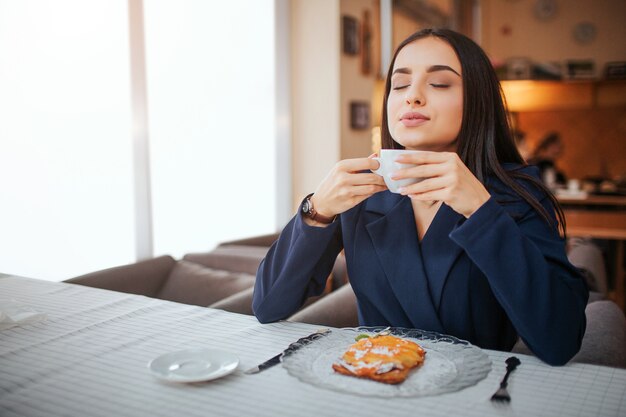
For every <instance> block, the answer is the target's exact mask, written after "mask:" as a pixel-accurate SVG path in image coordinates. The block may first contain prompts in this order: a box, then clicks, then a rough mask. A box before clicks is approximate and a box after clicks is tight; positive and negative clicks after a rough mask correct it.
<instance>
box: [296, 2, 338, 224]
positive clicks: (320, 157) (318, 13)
mask: <svg viewBox="0 0 626 417" xmlns="http://www.w3.org/2000/svg"><path fill="white" fill-rule="evenodd" d="M291 19H292V20H291V30H292V35H291V36H292V37H291V65H292V68H291V70H292V72H291V73H292V82H291V88H292V90H291V91H292V93H291V103H292V144H293V151H292V152H293V155H292V161H293V165H292V167H293V168H292V170H293V207H294V212H295V210H296V208H297V207H298V204H299V203H300V201H301V200H302V199H303V198H304V196H306V195H307V194H308V193H311V192H313V191H315V189H316V187H317V185H318V184H319V182H320V181H321V180H322V179H323V178H324V177H325V176H326V174H327V173H328V171H329V170H330V169H331V168H332V166H333V165H334V164H335V162H336V161H338V160H339V152H340V151H339V150H340V120H341V118H340V114H341V111H340V106H339V103H340V101H339V97H340V65H339V53H340V52H339V47H340V33H339V27H340V19H339V0H317V1H310V0H292V2H291Z"/></svg>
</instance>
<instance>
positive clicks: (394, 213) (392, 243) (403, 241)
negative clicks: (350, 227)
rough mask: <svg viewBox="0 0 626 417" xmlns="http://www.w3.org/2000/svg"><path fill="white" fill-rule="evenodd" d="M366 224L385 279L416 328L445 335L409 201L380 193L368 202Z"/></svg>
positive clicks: (388, 193)
mask: <svg viewBox="0 0 626 417" xmlns="http://www.w3.org/2000/svg"><path fill="white" fill-rule="evenodd" d="M365 210H366V212H367V215H368V216H369V217H370V218H369V219H368V224H366V226H365V227H366V229H367V232H368V233H369V236H370V239H371V241H372V245H373V246H374V250H375V252H376V254H377V256H378V260H379V262H380V264H381V265H382V268H383V270H384V272H385V275H386V278H387V280H388V281H389V284H390V286H391V288H392V290H393V292H394V294H395V296H396V298H397V300H398V301H399V303H400V305H401V307H402V309H403V310H404V312H405V313H406V315H407V316H408V317H409V319H410V320H411V323H413V325H414V327H416V328H421V329H426V330H432V331H437V332H443V326H442V324H441V321H440V320H439V317H438V316H437V311H436V308H435V306H434V304H433V301H432V298H431V292H430V289H429V287H428V280H427V279H426V273H425V269H424V265H423V263H422V257H421V253H420V248H419V242H418V238H417V231H416V228H415V218H414V215H413V209H412V207H411V202H410V199H409V198H408V197H403V196H400V195H398V194H392V193H390V192H382V193H378V194H376V195H374V196H372V197H370V199H369V200H368V201H367V202H366V206H365Z"/></svg>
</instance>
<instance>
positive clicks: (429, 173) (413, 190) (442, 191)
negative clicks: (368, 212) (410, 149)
mask: <svg viewBox="0 0 626 417" xmlns="http://www.w3.org/2000/svg"><path fill="white" fill-rule="evenodd" d="M396 160H397V162H399V163H403V164H415V165H417V166H415V167H411V168H406V169H402V170H399V171H397V172H396V173H394V175H392V178H393V179H402V178H424V179H423V180H422V181H420V182H418V183H416V184H411V185H409V186H407V187H403V188H401V189H400V192H401V193H402V194H403V195H408V196H409V197H411V198H412V199H417V200H422V201H443V202H444V203H446V204H447V205H448V206H450V207H451V208H452V209H453V210H454V211H456V212H457V213H460V214H462V215H463V216H465V217H466V218H468V217H470V216H471V215H472V214H474V212H475V211H476V210H478V209H479V208H480V207H481V206H482V205H483V204H485V202H487V200H489V198H490V197H491V196H490V194H489V192H488V191H487V189H486V188H485V186H484V185H483V184H482V183H481V182H480V181H478V178H476V177H475V176H474V174H472V172H471V171H470V170H469V168H467V166H465V164H464V163H463V161H461V159H460V158H459V156H458V155H457V154H456V153H454V152H428V151H423V152H419V153H414V154H404V155H401V156H399V157H398V158H397V159H396Z"/></svg>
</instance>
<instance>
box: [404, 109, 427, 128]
mask: <svg viewBox="0 0 626 417" xmlns="http://www.w3.org/2000/svg"><path fill="white" fill-rule="evenodd" d="M428 120H430V118H429V117H427V116H425V115H423V114H422V113H418V112H414V111H411V112H407V113H404V114H403V115H402V117H400V122H401V123H402V124H403V125H405V126H406V127H414V126H419V125H421V124H423V123H425V122H427V121H428Z"/></svg>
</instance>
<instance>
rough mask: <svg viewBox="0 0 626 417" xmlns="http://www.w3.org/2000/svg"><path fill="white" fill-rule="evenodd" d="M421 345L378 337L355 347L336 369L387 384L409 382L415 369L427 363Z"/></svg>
mask: <svg viewBox="0 0 626 417" xmlns="http://www.w3.org/2000/svg"><path fill="white" fill-rule="evenodd" d="M425 356H426V352H425V351H424V349H422V347H421V346H420V345H418V344H417V343H415V342H411V341H409V340H406V339H402V338H400V337H396V336H391V335H377V336H373V337H364V338H361V339H360V340H358V341H357V342H356V343H354V344H352V345H351V346H350V347H349V348H348V350H347V351H346V352H345V353H344V354H343V356H342V357H341V358H340V360H339V361H337V362H336V363H333V369H334V370H335V371H336V372H339V373H340V374H343V375H349V376H354V377H357V378H368V379H372V380H374V381H378V382H384V383H386V384H399V383H401V382H403V381H404V380H406V378H407V377H408V376H409V373H410V372H411V370H412V369H415V368H416V367H418V366H420V365H421V364H422V363H424V359H425Z"/></svg>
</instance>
